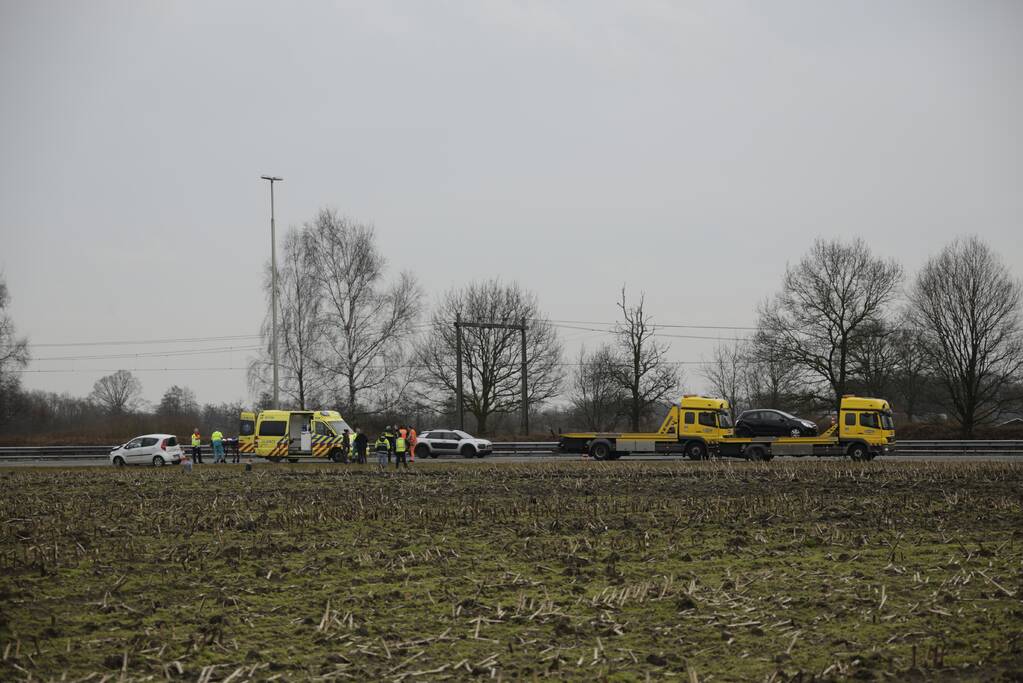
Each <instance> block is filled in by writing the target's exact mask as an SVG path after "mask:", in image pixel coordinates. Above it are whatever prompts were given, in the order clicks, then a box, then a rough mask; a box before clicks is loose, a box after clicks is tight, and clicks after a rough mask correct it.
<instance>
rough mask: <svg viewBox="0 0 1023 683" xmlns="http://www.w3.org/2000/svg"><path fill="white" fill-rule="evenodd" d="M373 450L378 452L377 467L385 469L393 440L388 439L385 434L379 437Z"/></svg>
mask: <svg viewBox="0 0 1023 683" xmlns="http://www.w3.org/2000/svg"><path fill="white" fill-rule="evenodd" d="M373 450H374V451H376V454H377V468H378V469H380V470H383V469H384V468H385V467H387V460H388V459H389V458H390V455H391V442H390V441H388V440H387V437H386V436H385V435H384V434H381V435H380V436H378V437H377V440H376V443H375V444H373Z"/></svg>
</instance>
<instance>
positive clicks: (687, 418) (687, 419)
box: [685, 412, 693, 425]
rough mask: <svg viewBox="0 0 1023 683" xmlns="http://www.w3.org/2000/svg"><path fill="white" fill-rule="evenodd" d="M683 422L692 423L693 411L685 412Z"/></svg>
mask: <svg viewBox="0 0 1023 683" xmlns="http://www.w3.org/2000/svg"><path fill="white" fill-rule="evenodd" d="M685 422H686V424H687V425H691V424H693V413H688V412H687V413H686V420H685Z"/></svg>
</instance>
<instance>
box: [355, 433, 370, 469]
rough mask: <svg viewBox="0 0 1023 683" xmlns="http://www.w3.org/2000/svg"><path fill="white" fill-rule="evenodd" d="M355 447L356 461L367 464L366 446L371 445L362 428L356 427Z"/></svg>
mask: <svg viewBox="0 0 1023 683" xmlns="http://www.w3.org/2000/svg"><path fill="white" fill-rule="evenodd" d="M353 446H354V447H355V462H357V463H359V464H360V465H365V464H366V447H367V446H369V439H368V438H366V435H365V434H363V433H362V429H361V428H358V427H357V428H356V429H355V439H354V441H353Z"/></svg>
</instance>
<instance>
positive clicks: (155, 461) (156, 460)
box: [153, 455, 163, 467]
mask: <svg viewBox="0 0 1023 683" xmlns="http://www.w3.org/2000/svg"><path fill="white" fill-rule="evenodd" d="M153 467H163V458H161V457H160V456H159V455H154V456H153Z"/></svg>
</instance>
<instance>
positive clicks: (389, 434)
mask: <svg viewBox="0 0 1023 683" xmlns="http://www.w3.org/2000/svg"><path fill="white" fill-rule="evenodd" d="M380 436H381V437H383V438H384V439H386V440H387V445H388V448H387V464H388V465H390V464H391V455H392V454H393V453H394V442H395V441H396V440H397V438H398V436H397V434H395V433H394V431H393V430H392V429H391V425H387V426H386V427H384V433H383V434H381V435H380Z"/></svg>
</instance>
